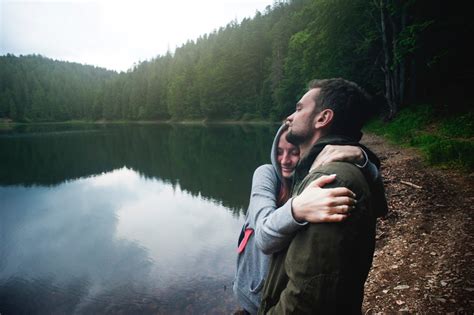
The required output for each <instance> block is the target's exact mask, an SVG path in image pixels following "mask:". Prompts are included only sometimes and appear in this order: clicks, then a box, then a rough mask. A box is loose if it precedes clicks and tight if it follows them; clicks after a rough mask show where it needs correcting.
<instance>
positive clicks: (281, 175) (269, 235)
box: [233, 125, 378, 314]
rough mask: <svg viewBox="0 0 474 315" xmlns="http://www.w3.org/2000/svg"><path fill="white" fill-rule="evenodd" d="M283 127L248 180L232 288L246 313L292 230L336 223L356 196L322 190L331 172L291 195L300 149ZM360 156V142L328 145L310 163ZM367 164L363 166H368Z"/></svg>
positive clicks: (250, 310) (255, 305) (255, 302)
mask: <svg viewBox="0 0 474 315" xmlns="http://www.w3.org/2000/svg"><path fill="white" fill-rule="evenodd" d="M287 129H288V127H287V126H285V125H283V126H281V127H280V129H279V130H278V132H277V134H276V136H275V139H274V141H273V145H272V151H271V162H272V164H271V165H270V164H265V165H261V166H260V167H258V168H257V169H256V170H255V172H254V176H253V179H252V191H251V195H250V204H249V208H248V211H247V216H246V220H245V223H244V226H243V228H242V232H241V235H240V237H239V246H238V257H237V272H236V277H235V280H234V287H233V289H234V293H235V295H236V297H237V300H238V302H239V304H240V305H241V307H243V309H244V311H242V313H244V314H246V313H250V314H255V313H257V311H258V307H259V305H260V291H261V289H262V288H263V284H264V280H265V277H266V274H267V272H268V268H269V263H270V256H269V255H270V254H272V253H275V252H277V251H279V250H281V249H283V248H285V247H286V246H287V245H288V243H289V242H290V241H291V239H292V238H293V235H294V233H295V232H296V231H297V230H298V229H300V228H301V227H302V226H304V225H305V224H307V223H308V222H310V223H320V222H340V221H342V220H344V219H345V218H347V216H348V215H349V211H350V210H351V209H352V207H353V206H354V204H355V199H354V198H355V195H354V193H353V192H352V191H350V190H349V189H347V188H332V189H321V187H322V186H324V185H325V184H327V183H330V182H332V181H333V180H334V179H335V177H336V176H335V175H330V176H322V177H321V178H319V179H318V180H316V181H314V182H313V183H312V184H311V185H310V186H309V187H307V188H306V189H305V190H304V191H303V193H301V194H300V195H299V196H297V197H294V198H290V194H291V185H292V175H293V171H294V169H295V167H296V164H297V163H298V161H299V149H298V147H296V146H294V145H292V144H290V143H289V142H288V141H286V133H287ZM320 157H321V159H320ZM361 159H362V160H365V161H367V156H366V155H365V152H363V150H361V149H360V148H358V147H350V146H344V147H339V146H332V147H331V148H330V149H329V150H326V153H324V152H322V153H321V154H320V156H318V159H317V160H316V161H315V164H313V166H314V167H316V166H318V164H324V163H328V162H331V161H335V160H339V161H341V160H346V161H351V162H358V161H359V160H361ZM366 164H367V163H365V164H364V166H362V167H367V166H365V165H366ZM356 165H357V164H356ZM368 165H369V166H370V167H372V168H371V169H370V170H369V172H371V176H372V175H373V174H372V173H374V172H375V173H376V174H375V177H376V176H378V171H377V169H376V168H375V166H374V165H373V164H371V163H368ZM374 168H375V170H374Z"/></svg>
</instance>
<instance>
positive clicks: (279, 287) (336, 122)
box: [234, 79, 387, 314]
mask: <svg viewBox="0 0 474 315" xmlns="http://www.w3.org/2000/svg"><path fill="white" fill-rule="evenodd" d="M370 116H371V101H370V99H369V97H368V95H367V94H366V93H365V92H364V91H363V90H362V89H361V88H360V87H359V86H358V85H356V84H355V83H353V82H350V81H347V80H344V79H328V80H314V81H311V82H310V84H309V86H308V91H307V93H306V94H305V95H303V97H302V98H301V99H300V101H299V102H298V103H297V104H296V110H295V112H294V113H293V114H292V115H290V116H289V117H288V118H287V119H286V122H285V124H284V125H283V126H281V127H280V129H279V130H278V132H277V134H276V137H275V140H274V142H273V146H272V151H271V161H272V164H271V165H270V164H266V165H262V166H260V167H259V168H257V169H256V170H255V173H254V176H253V180H252V191H251V196H250V204H249V208H248V211H247V216H246V220H245V223H244V226H243V228H242V232H241V235H240V238H239V246H238V258H237V273H236V278H235V281H234V293H235V295H236V297H237V300H238V302H239V304H240V305H241V307H242V308H243V309H242V310H241V311H240V312H241V313H243V314H256V313H258V314H360V313H361V307H362V301H363V296H364V283H365V280H366V279H367V275H368V272H369V269H370V267H371V265H372V257H373V253H374V247H375V221H376V218H377V217H378V216H382V215H385V214H386V212H387V203H386V200H385V195H384V188H383V185H382V180H381V177H380V174H379V171H378V168H379V166H380V162H379V160H378V158H377V157H376V156H375V154H373V153H372V152H371V151H370V150H369V149H368V148H366V147H364V146H363V145H361V144H360V143H359V140H360V138H361V136H362V133H361V128H362V126H363V124H364V123H365V122H366V121H367V119H368V118H369V117H370Z"/></svg>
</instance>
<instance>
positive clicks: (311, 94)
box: [300, 88, 321, 105]
mask: <svg viewBox="0 0 474 315" xmlns="http://www.w3.org/2000/svg"><path fill="white" fill-rule="evenodd" d="M319 91H321V89H320V88H314V89H311V90H309V91H308V92H306V93H305V95H303V97H302V98H301V100H300V103H302V104H303V105H308V104H314V103H315V101H314V100H315V98H316V96H317V95H318V94H319Z"/></svg>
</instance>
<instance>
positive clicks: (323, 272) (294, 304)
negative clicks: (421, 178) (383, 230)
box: [259, 138, 386, 314]
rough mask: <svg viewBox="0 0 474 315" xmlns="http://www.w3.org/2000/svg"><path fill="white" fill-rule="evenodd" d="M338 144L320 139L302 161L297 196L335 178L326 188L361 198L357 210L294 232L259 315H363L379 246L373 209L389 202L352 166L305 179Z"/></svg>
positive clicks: (274, 267)
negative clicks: (332, 145) (319, 181)
mask: <svg viewBox="0 0 474 315" xmlns="http://www.w3.org/2000/svg"><path fill="white" fill-rule="evenodd" d="M335 140H337V139H335V138H326V139H322V140H321V141H319V142H318V144H317V145H316V146H315V147H314V148H313V150H312V151H311V152H310V154H309V155H308V157H307V158H305V159H302V161H301V162H300V164H299V165H298V167H297V173H296V175H295V181H296V183H295V186H294V191H293V195H298V194H300V193H301V192H302V191H303V190H304V188H305V187H306V186H308V185H309V184H310V183H311V182H312V181H313V180H315V179H317V178H318V177H320V176H322V175H330V174H337V176H336V180H335V181H334V182H333V183H331V184H330V185H326V186H325V187H328V188H330V187H340V186H344V187H347V188H349V189H351V190H352V191H353V192H354V193H355V194H356V195H357V206H356V208H355V209H354V210H353V211H352V213H351V215H350V217H349V218H348V219H347V220H345V221H344V222H342V223H318V224H308V225H307V226H306V227H305V228H303V229H301V230H300V231H299V232H297V233H296V235H295V237H294V238H293V240H292V242H291V243H290V245H289V247H288V248H287V249H286V250H283V251H281V252H279V253H277V254H274V255H273V257H272V263H271V266H270V271H269V274H268V277H267V280H266V283H265V287H264V291H263V298H262V303H261V306H260V309H259V314H360V313H361V306H362V300H363V296H364V283H365V280H366V279H367V275H368V272H369V269H370V267H371V265H372V257H373V253H374V246H375V219H376V217H377V212H376V211H375V209H374V208H375V207H374V206H375V205H376V204H377V206H380V204H383V203H380V201H375V200H377V199H378V200H382V199H383V201H384V202H385V198H384V196H377V197H378V198H375V197H376V196H373V194H374V193H376V194H383V188H380V187H379V188H378V189H373V187H369V185H368V183H367V180H366V178H365V177H364V174H363V173H362V172H361V170H360V169H359V168H358V167H356V166H354V165H353V164H350V163H345V162H334V163H329V164H327V165H324V166H323V167H320V168H317V169H314V170H312V171H311V173H309V174H307V172H308V170H309V166H310V165H311V164H312V161H313V160H314V158H315V157H316V156H317V154H318V153H319V152H320V151H321V149H322V148H323V147H324V145H325V144H328V143H339V144H341V143H342V142H337V141H335ZM339 140H340V139H339ZM365 149H366V148H365ZM371 154H372V153H371ZM305 172H306V174H307V176H305V177H304V178H303V174H305ZM379 184H381V183H379ZM384 204H385V207H386V202H385V203H384ZM382 211H385V210H382Z"/></svg>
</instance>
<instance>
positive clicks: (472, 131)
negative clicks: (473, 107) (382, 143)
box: [365, 105, 474, 171]
mask: <svg viewBox="0 0 474 315" xmlns="http://www.w3.org/2000/svg"><path fill="white" fill-rule="evenodd" d="M473 121H474V114H473V113H465V114H458V115H451V116H448V117H446V116H440V115H439V114H437V113H435V112H434V111H433V110H432V108H431V107H430V106H426V105H424V106H423V105H421V106H420V105H419V106H413V107H409V108H406V109H403V110H402V111H400V112H399V114H398V115H397V117H396V118H395V119H393V120H392V121H390V122H388V123H385V122H383V121H381V120H374V121H372V122H370V123H369V124H368V125H367V126H366V128H365V130H366V131H367V132H372V133H375V134H378V135H382V136H384V137H385V138H387V139H389V140H390V141H391V142H394V143H396V144H399V145H402V146H409V147H415V148H418V149H419V150H420V151H421V152H422V154H423V155H424V157H425V159H426V161H427V162H428V163H430V164H432V165H438V166H443V167H454V168H461V169H465V170H468V171H472V170H473V169H474V141H473V139H474V125H473Z"/></svg>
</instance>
